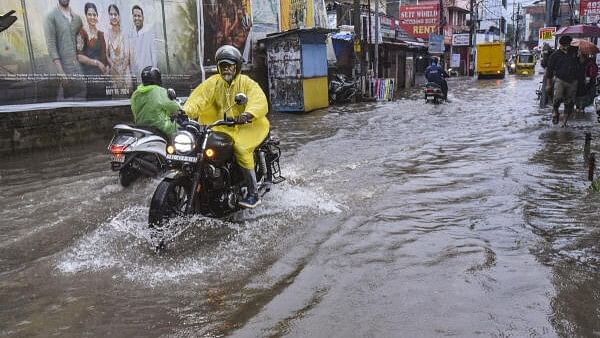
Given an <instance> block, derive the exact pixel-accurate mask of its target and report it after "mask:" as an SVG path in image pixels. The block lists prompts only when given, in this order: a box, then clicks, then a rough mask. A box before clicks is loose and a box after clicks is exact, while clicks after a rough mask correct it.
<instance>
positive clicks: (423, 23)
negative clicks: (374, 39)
mask: <svg viewBox="0 0 600 338" xmlns="http://www.w3.org/2000/svg"><path fill="white" fill-rule="evenodd" d="M439 22H440V5H439V3H429V4H420V5H402V6H400V27H402V29H404V30H405V31H406V32H407V33H408V34H409V35H411V36H414V37H417V38H422V39H427V38H428V37H429V34H432V33H433V34H438V32H439V28H438V27H439Z"/></svg>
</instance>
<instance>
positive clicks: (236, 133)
mask: <svg viewBox="0 0 600 338" xmlns="http://www.w3.org/2000/svg"><path fill="white" fill-rule="evenodd" d="M238 93H244V94H246V96H248V102H247V103H246V104H245V105H241V106H238V105H236V104H235V101H234V98H235V95H236V94H238ZM232 105H233V108H231V110H229V111H228V112H227V117H228V118H235V117H237V116H239V115H240V114H241V113H243V112H247V113H250V114H252V116H254V118H253V119H252V122H251V123H248V124H243V125H235V126H232V127H228V126H219V127H215V128H214V129H213V130H216V131H221V132H224V133H227V134H228V135H229V136H231V138H232V139H233V142H234V144H233V152H234V154H235V158H236V160H237V163H238V164H239V165H240V166H241V167H242V168H245V169H254V150H255V149H256V147H258V146H259V145H260V144H261V142H262V141H263V140H264V139H265V138H266V137H267V134H268V133H269V120H267V113H268V111H269V107H268V104H267V98H266V96H265V93H264V92H263V91H262V89H261V88H260V86H259V85H258V83H256V82H254V80H252V79H251V78H249V77H248V76H246V75H242V74H239V75H237V76H236V77H235V78H234V79H233V81H231V84H228V83H227V82H226V81H225V80H223V78H221V75H219V74H215V75H213V76H211V77H209V78H208V79H206V81H204V82H202V83H201V84H200V85H199V86H198V87H196V89H194V91H192V94H191V95H190V97H189V98H188V99H187V101H186V102H185V105H184V106H183V110H184V111H185V112H186V114H187V115H188V116H189V117H190V118H192V119H195V120H197V121H198V122H200V123H201V124H203V125H207V124H211V123H213V122H215V121H217V120H221V119H223V112H225V110H227V108H229V107H231V106H232Z"/></svg>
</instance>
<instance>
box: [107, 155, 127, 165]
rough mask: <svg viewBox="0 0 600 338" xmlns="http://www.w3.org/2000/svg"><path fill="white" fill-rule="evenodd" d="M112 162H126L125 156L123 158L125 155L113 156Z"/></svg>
mask: <svg viewBox="0 0 600 338" xmlns="http://www.w3.org/2000/svg"><path fill="white" fill-rule="evenodd" d="M110 161H111V162H120V163H123V162H125V156H123V155H120V156H119V155H112V156H111V158H110Z"/></svg>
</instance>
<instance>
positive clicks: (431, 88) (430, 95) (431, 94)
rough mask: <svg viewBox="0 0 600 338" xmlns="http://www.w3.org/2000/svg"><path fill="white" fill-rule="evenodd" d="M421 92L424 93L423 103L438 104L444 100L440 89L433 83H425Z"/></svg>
mask: <svg viewBox="0 0 600 338" xmlns="http://www.w3.org/2000/svg"><path fill="white" fill-rule="evenodd" d="M423 90H424V93H425V103H433V104H438V103H441V102H442V101H443V100H444V93H443V92H442V87H441V86H440V85H439V84H437V83H435V82H427V84H425V88H424V89H423Z"/></svg>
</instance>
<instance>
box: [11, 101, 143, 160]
mask: <svg viewBox="0 0 600 338" xmlns="http://www.w3.org/2000/svg"><path fill="white" fill-rule="evenodd" d="M131 121H132V114H131V110H130V108H129V106H128V105H121V106H112V107H110V106H106V107H102V106H100V107H57V108H52V109H40V110H30V111H17V112H1V113H0V155H2V156H7V155H14V154H18V153H22V152H30V151H33V150H37V149H44V148H52V147H62V146H68V145H75V144H79V143H83V142H86V141H92V140H99V139H106V144H108V142H109V141H110V138H111V136H112V132H113V130H112V127H113V126H114V125H115V124H116V123H118V122H131Z"/></svg>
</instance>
